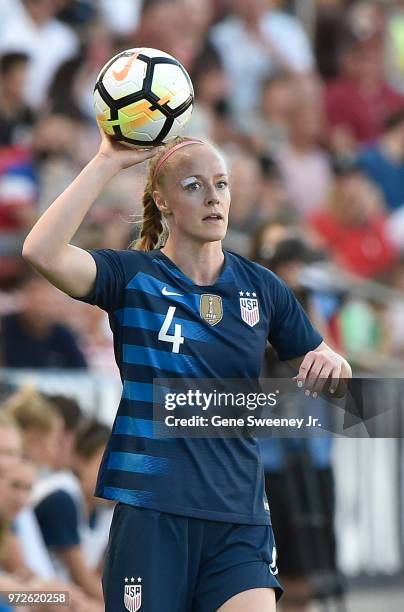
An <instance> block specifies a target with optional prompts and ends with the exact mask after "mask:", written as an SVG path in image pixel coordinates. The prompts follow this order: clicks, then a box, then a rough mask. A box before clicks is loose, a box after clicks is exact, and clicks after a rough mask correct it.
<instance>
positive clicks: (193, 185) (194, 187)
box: [185, 181, 201, 191]
mask: <svg viewBox="0 0 404 612" xmlns="http://www.w3.org/2000/svg"><path fill="white" fill-rule="evenodd" d="M200 186H201V184H200V183H198V182H197V181H195V183H189V184H188V185H185V189H186V190H187V191H198V189H199V188H200Z"/></svg>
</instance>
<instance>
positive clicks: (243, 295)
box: [239, 291, 260, 327]
mask: <svg viewBox="0 0 404 612" xmlns="http://www.w3.org/2000/svg"><path fill="white" fill-rule="evenodd" d="M239 293H240V311H241V318H242V319H243V321H244V322H245V323H247V325H249V326H250V327H254V325H257V323H258V321H259V320H260V309H259V306H258V299H257V294H256V293H255V291H253V292H250V291H240V292H239Z"/></svg>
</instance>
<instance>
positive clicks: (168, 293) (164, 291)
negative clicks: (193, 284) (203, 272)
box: [161, 287, 184, 297]
mask: <svg viewBox="0 0 404 612" xmlns="http://www.w3.org/2000/svg"><path fill="white" fill-rule="evenodd" d="M161 293H162V294H163V295H177V296H178V297H184V296H183V295H182V293H175V291H169V290H168V289H167V287H163V289H162V290H161Z"/></svg>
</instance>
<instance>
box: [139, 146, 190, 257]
mask: <svg viewBox="0 0 404 612" xmlns="http://www.w3.org/2000/svg"><path fill="white" fill-rule="evenodd" d="M195 142H196V141H195V140H194V139H193V138H187V137H177V138H175V139H174V140H172V141H171V142H170V143H168V144H167V145H166V146H165V147H164V148H163V149H162V151H161V153H159V154H157V155H155V156H154V157H153V158H152V160H151V162H150V166H149V174H148V177H147V182H146V186H145V190H144V192H143V217H142V221H141V224H140V235H139V238H138V239H137V240H135V241H134V242H132V244H130V245H129V248H130V249H136V250H138V251H152V250H153V249H158V248H160V247H162V246H164V245H165V243H166V241H167V238H168V233H169V231H168V224H167V220H166V218H165V217H164V216H163V215H162V214H161V212H160V211H159V209H158V208H157V205H156V202H155V201H154V199H153V190H154V189H155V188H156V184H157V183H158V182H159V180H160V178H161V175H164V171H165V170H166V168H165V166H166V163H164V166H163V167H162V168H161V162H164V160H163V158H164V157H165V156H167V153H168V152H169V151H171V149H174V148H179V145H181V144H182V143H184V144H188V143H189V144H193V143H195ZM199 142H201V141H199ZM172 153H174V151H172ZM167 157H168V156H167ZM160 168H161V170H160Z"/></svg>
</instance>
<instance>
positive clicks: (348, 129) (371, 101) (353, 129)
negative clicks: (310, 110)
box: [325, 35, 404, 146]
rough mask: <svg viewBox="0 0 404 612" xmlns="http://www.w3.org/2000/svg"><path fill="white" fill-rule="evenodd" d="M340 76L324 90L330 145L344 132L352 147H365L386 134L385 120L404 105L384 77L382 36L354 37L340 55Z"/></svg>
mask: <svg viewBox="0 0 404 612" xmlns="http://www.w3.org/2000/svg"><path fill="white" fill-rule="evenodd" d="M340 61H341V74H340V75H339V76H338V77H336V78H335V79H333V80H331V81H330V82H329V83H328V84H327V86H326V88H325V104H326V111H327V117H328V122H329V124H330V127H331V137H330V140H331V145H332V144H333V141H335V140H337V139H339V137H340V133H341V132H342V133H344V134H345V136H346V139H347V140H348V139H351V142H352V144H353V145H354V146H355V144H365V143H369V142H371V141H372V140H374V139H375V138H377V137H378V136H379V135H380V134H381V132H382V131H383V126H384V123H385V121H386V118H387V117H388V116H390V115H391V114H392V113H394V112H395V111H397V110H398V109H399V108H401V107H402V106H403V103H404V98H403V96H402V95H400V94H399V93H397V92H396V91H395V90H393V89H392V87H390V85H388V83H387V82H386V81H385V77H384V63H383V44H382V40H381V38H380V37H379V36H374V37H372V38H370V39H364V40H362V39H360V38H358V37H357V36H356V37H355V36H354V35H351V36H350V37H349V38H348V39H347V40H346V41H345V44H344V47H343V49H342V53H341V60H340Z"/></svg>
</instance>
